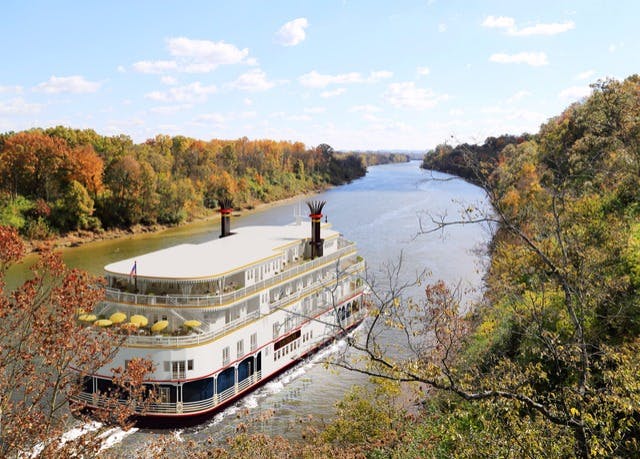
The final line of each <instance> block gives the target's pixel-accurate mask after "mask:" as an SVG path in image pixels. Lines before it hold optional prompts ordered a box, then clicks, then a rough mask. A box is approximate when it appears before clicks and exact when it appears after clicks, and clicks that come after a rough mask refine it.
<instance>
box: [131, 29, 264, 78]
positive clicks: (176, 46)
mask: <svg viewBox="0 0 640 459" xmlns="http://www.w3.org/2000/svg"><path fill="white" fill-rule="evenodd" d="M167 49H168V51H169V54H170V55H171V56H173V57H174V58H175V59H172V60H157V61H148V60H145V61H138V62H136V63H134V64H133V66H132V67H133V69H134V70H135V71H137V72H140V73H166V72H170V71H178V72H186V73H207V72H211V71H212V70H214V69H215V68H216V67H218V66H220V65H229V64H239V63H242V62H244V63H249V64H255V62H256V61H255V60H253V59H252V58H249V57H248V56H249V50H248V49H247V48H244V49H239V48H238V47H236V46H235V45H232V44H230V43H225V42H224V41H218V42H216V41H210V40H193V39H191V38H186V37H173V38H169V39H167Z"/></svg>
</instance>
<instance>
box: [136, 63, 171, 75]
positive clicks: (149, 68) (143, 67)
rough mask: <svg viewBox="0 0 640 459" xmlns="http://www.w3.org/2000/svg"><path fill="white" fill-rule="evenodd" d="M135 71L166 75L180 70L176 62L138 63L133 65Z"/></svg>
mask: <svg viewBox="0 0 640 459" xmlns="http://www.w3.org/2000/svg"><path fill="white" fill-rule="evenodd" d="M132 67H133V70H135V71H136V72H140V73H165V72H168V71H171V70H177V69H178V63H177V62H176V61H138V62H135V63H134V64H133V65H132Z"/></svg>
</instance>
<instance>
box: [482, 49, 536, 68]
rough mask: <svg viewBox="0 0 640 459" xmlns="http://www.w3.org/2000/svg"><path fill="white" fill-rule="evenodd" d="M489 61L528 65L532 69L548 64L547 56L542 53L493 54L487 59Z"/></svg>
mask: <svg viewBox="0 0 640 459" xmlns="http://www.w3.org/2000/svg"><path fill="white" fill-rule="evenodd" d="M489 61H491V62H497V63H499V64H528V65H531V66H533V67H540V66H543V65H547V64H549V61H548V60H547V55H546V54H545V53H543V52H529V53H527V52H523V53H516V54H505V53H495V54H492V55H491V56H490V57H489Z"/></svg>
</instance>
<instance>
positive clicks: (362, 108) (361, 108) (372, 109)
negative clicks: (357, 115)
mask: <svg viewBox="0 0 640 459" xmlns="http://www.w3.org/2000/svg"><path fill="white" fill-rule="evenodd" d="M349 111H350V112H362V113H376V112H381V111H382V109H381V108H380V107H378V106H376V105H371V104H366V105H355V106H353V107H351V108H350V109H349Z"/></svg>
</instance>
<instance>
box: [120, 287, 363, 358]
mask: <svg viewBox="0 0 640 459" xmlns="http://www.w3.org/2000/svg"><path fill="white" fill-rule="evenodd" d="M315 288H318V286H317V285H316V286H315ZM363 291H364V287H362V286H360V287H356V288H355V289H354V290H351V291H349V292H348V293H347V295H345V296H349V297H352V296H355V295H358V294H360V293H362V292H363ZM297 293H298V292H297ZM300 295H301V293H300V294H299V295H289V296H288V297H286V298H283V299H281V300H279V301H278V302H277V303H273V304H271V310H272V311H273V310H275V309H277V308H278V305H280V304H282V303H284V302H285V301H295V300H296V299H297V298H298V297H299V296H300ZM341 301H342V300H339V301H337V303H340V302H341ZM331 308H333V305H332V304H321V305H318V306H317V307H315V308H314V309H312V310H310V311H309V312H308V314H307V315H308V316H309V317H315V316H316V315H318V314H320V313H321V312H323V311H326V310H328V309H331ZM259 317H260V311H254V312H252V313H249V314H247V315H246V316H244V317H241V318H240V319H237V320H234V321H233V322H229V323H228V324H225V326H224V327H222V328H218V329H215V330H211V331H207V332H204V333H197V334H196V333H192V334H189V335H186V336H164V335H152V336H148V335H129V336H127V337H126V340H125V341H124V343H123V346H149V347H163V348H166V347H169V348H179V347H184V346H189V345H194V344H203V343H207V342H209V341H213V340H214V339H216V338H218V337H219V336H222V335H224V334H225V333H228V332H229V331H231V330H233V329H235V328H237V327H240V326H241V325H243V324H246V323H248V322H251V321H253V320H257V319H258V318H259Z"/></svg>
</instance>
